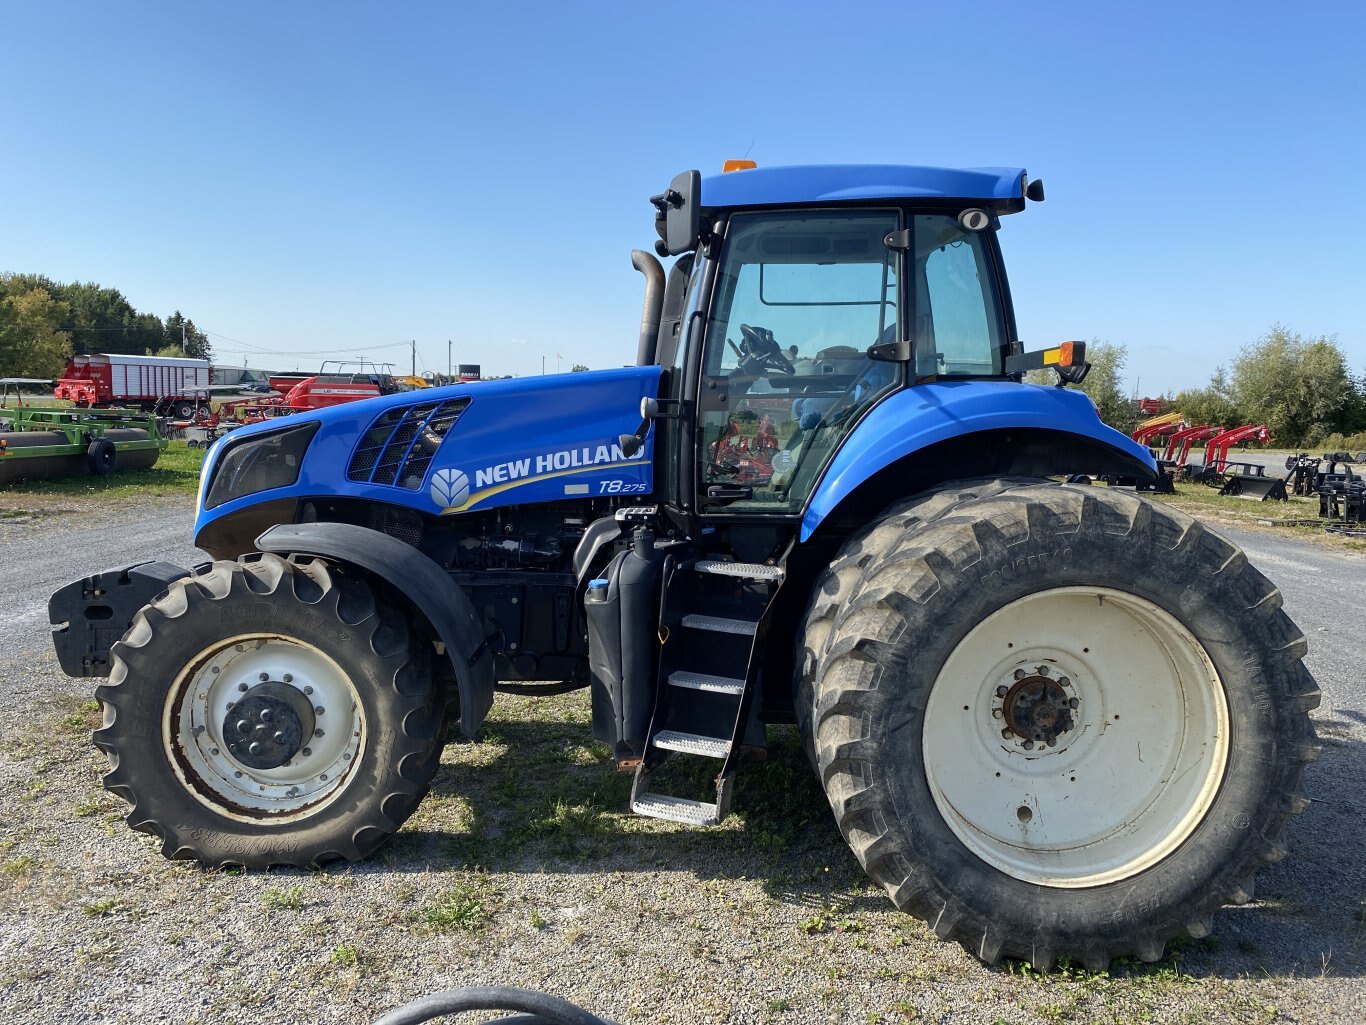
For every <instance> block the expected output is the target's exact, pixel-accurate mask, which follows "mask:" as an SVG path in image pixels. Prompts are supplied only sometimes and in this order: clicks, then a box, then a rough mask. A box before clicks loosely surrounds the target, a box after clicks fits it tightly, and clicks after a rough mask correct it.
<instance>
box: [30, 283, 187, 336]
mask: <svg viewBox="0 0 1366 1025" xmlns="http://www.w3.org/2000/svg"><path fill="white" fill-rule="evenodd" d="M53 294H54V295H55V296H56V297H57V298H59V299H62V300H64V301H65V302H66V303H67V305H68V306H69V307H70V314H69V315H68V319H67V325H66V326H67V328H68V330H69V331H70V332H71V342H72V347H73V348H74V349H75V350H76V351H77V352H115V353H130V354H141V353H144V352H146V351H147V350H148V349H149V348H155V347H156V346H159V345H160V344H161V342H162V337H163V334H162V325H161V318H160V317H155V316H152V315H151V314H145V313H139V312H138V311H137V310H135V309H134V308H133V304H132V303H130V302H129V301H128V299H127V298H126V297H125V296H124V294H123V293H122V292H120V291H119V290H118V289H116V288H105V287H104V286H102V285H97V284H96V283H95V282H93V281H73V282H72V283H71V284H69V285H57V286H56V289H55V291H54V292H53Z"/></svg>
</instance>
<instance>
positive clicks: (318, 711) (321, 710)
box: [313, 705, 327, 715]
mask: <svg viewBox="0 0 1366 1025" xmlns="http://www.w3.org/2000/svg"><path fill="white" fill-rule="evenodd" d="M325 711H327V709H325V708H323V706H322V705H318V706H317V707H316V708H314V709H313V714H314V715H322V714H323V713H324V712H325Z"/></svg>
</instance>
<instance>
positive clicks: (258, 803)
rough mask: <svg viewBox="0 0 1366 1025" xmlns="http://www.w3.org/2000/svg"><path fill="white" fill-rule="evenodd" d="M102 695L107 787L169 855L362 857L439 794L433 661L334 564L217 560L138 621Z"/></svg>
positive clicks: (230, 860)
mask: <svg viewBox="0 0 1366 1025" xmlns="http://www.w3.org/2000/svg"><path fill="white" fill-rule="evenodd" d="M112 655H113V668H112V671H111V673H110V677H109V683H108V684H106V685H104V686H101V687H98V688H96V691H95V693H96V696H97V697H98V698H99V699H100V701H101V703H102V704H103V708H104V725H103V726H102V728H101V729H99V730H97V731H96V733H95V736H94V740H95V743H96V745H97V746H98V747H99V748H100V750H102V751H103V752H104V753H105V754H106V755H107V756H108V757H109V762H110V766H111V770H110V772H109V773H108V774H107V775H106V776H105V778H104V784H105V786H106V787H107V788H108V789H109V790H110V791H112V792H113V793H116V794H118V795H119V796H120V797H122V798H124V799H125V800H126V801H128V803H129V804H131V805H132V810H131V811H130V812H129V814H128V819H127V821H128V824H129V825H130V826H132V827H133V828H134V829H138V830H141V831H143V832H147V833H152V834H154V835H156V836H159V837H160V838H161V840H162V853H163V854H165V855H166V856H167V857H169V858H193V859H196V860H198V861H200V862H202V863H203V864H205V865H226V864H234V865H244V866H247V867H249V868H264V867H267V866H270V865H295V866H306V865H310V864H314V863H321V862H325V861H330V860H336V859H346V860H356V859H358V858H363V857H365V856H366V855H367V854H369V853H370V852H371V851H373V850H374V849H375V848H376V847H377V846H378V845H379V844H380V843H381V842H382V841H383V840H384V839H385V838H386V837H387V836H389V834H391V833H393V832H394V831H395V830H397V829H398V828H399V826H401V825H402V824H403V822H404V820H405V819H407V817H408V816H409V815H410V814H411V813H412V812H413V810H414V809H415V808H416V807H417V805H418V803H419V802H420V801H421V799H422V797H423V796H424V795H425V794H426V792H427V789H428V787H429V785H430V783H431V779H432V776H433V775H434V774H435V772H436V769H437V766H438V764H439V760H440V755H441V746H442V741H443V739H444V732H445V729H444V722H445V717H444V703H443V701H442V700H441V698H440V695H439V692H438V690H439V689H438V688H437V687H436V686H435V685H434V683H433V681H432V675H431V668H430V659H429V657H428V654H427V653H426V651H425V649H424V648H423V647H422V646H420V645H417V646H410V642H409V637H408V631H407V626H406V623H405V622H404V620H403V618H402V617H401V616H399V615H398V614H397V613H394V612H391V611H389V610H387V609H384V608H381V607H379V606H378V605H377V604H376V602H375V598H374V595H373V593H372V592H371V590H370V588H369V587H368V586H367V585H366V583H365V582H364V581H362V580H360V579H358V578H356V577H353V576H349V575H347V574H346V573H345V572H344V571H342V570H339V569H337V568H336V567H333V566H329V565H328V564H327V563H324V562H322V561H319V560H313V559H299V560H298V561H291V560H285V559H282V558H279V557H278V556H274V555H257V556H248V557H246V558H244V559H243V560H242V561H240V562H216V563H214V564H213V565H212V567H210V568H208V569H207V570H205V571H202V572H199V573H197V574H195V575H193V576H190V577H186V578H184V579H181V580H177V581H175V582H174V583H172V584H171V586H170V587H169V588H168V589H167V590H166V591H165V592H163V593H162V594H161V595H160V596H158V597H157V598H156V599H155V600H154V601H153V602H152V603H151V604H149V605H147V606H145V607H144V608H143V609H142V610H141V611H139V612H138V614H137V616H136V617H135V618H134V620H133V624H132V626H131V627H130V628H129V630H128V633H127V634H126V635H125V636H124V638H123V640H122V641H120V642H119V643H117V644H115V645H114V647H113V649H112Z"/></svg>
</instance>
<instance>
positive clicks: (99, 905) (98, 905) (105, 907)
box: [81, 897, 119, 918]
mask: <svg viewBox="0 0 1366 1025" xmlns="http://www.w3.org/2000/svg"><path fill="white" fill-rule="evenodd" d="M118 906H119V902H118V901H116V900H114V899H113V898H112V897H111V898H110V899H108V900H97V901H95V902H94V903H93V904H85V905H82V907H81V914H83V915H85V916H86V917H87V918H103V917H104V916H106V915H112V914H113V913H114V909H115V908H117V907H118Z"/></svg>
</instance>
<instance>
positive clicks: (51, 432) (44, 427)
mask: <svg viewBox="0 0 1366 1025" xmlns="http://www.w3.org/2000/svg"><path fill="white" fill-rule="evenodd" d="M169 444H170V442H169V441H168V440H167V439H166V438H165V437H164V436H163V435H162V433H161V428H160V426H159V424H158V423H157V419H156V417H153V416H148V415H146V414H142V413H131V412H121V411H118V410H98V411H91V410H80V409H51V408H35V407H32V406H22V407H18V408H15V409H0V484H9V483H10V482H11V481H19V480H46V479H48V478H50V477H65V476H68V475H71V474H79V473H89V474H93V475H95V476H99V477H103V476H104V475H105V474H108V473H112V472H113V471H115V470H141V469H145V468H146V467H149V466H152V465H154V464H155V463H156V461H157V459H159V458H160V457H161V453H162V452H163V451H164V450H165V449H166V446H167V445H169Z"/></svg>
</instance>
